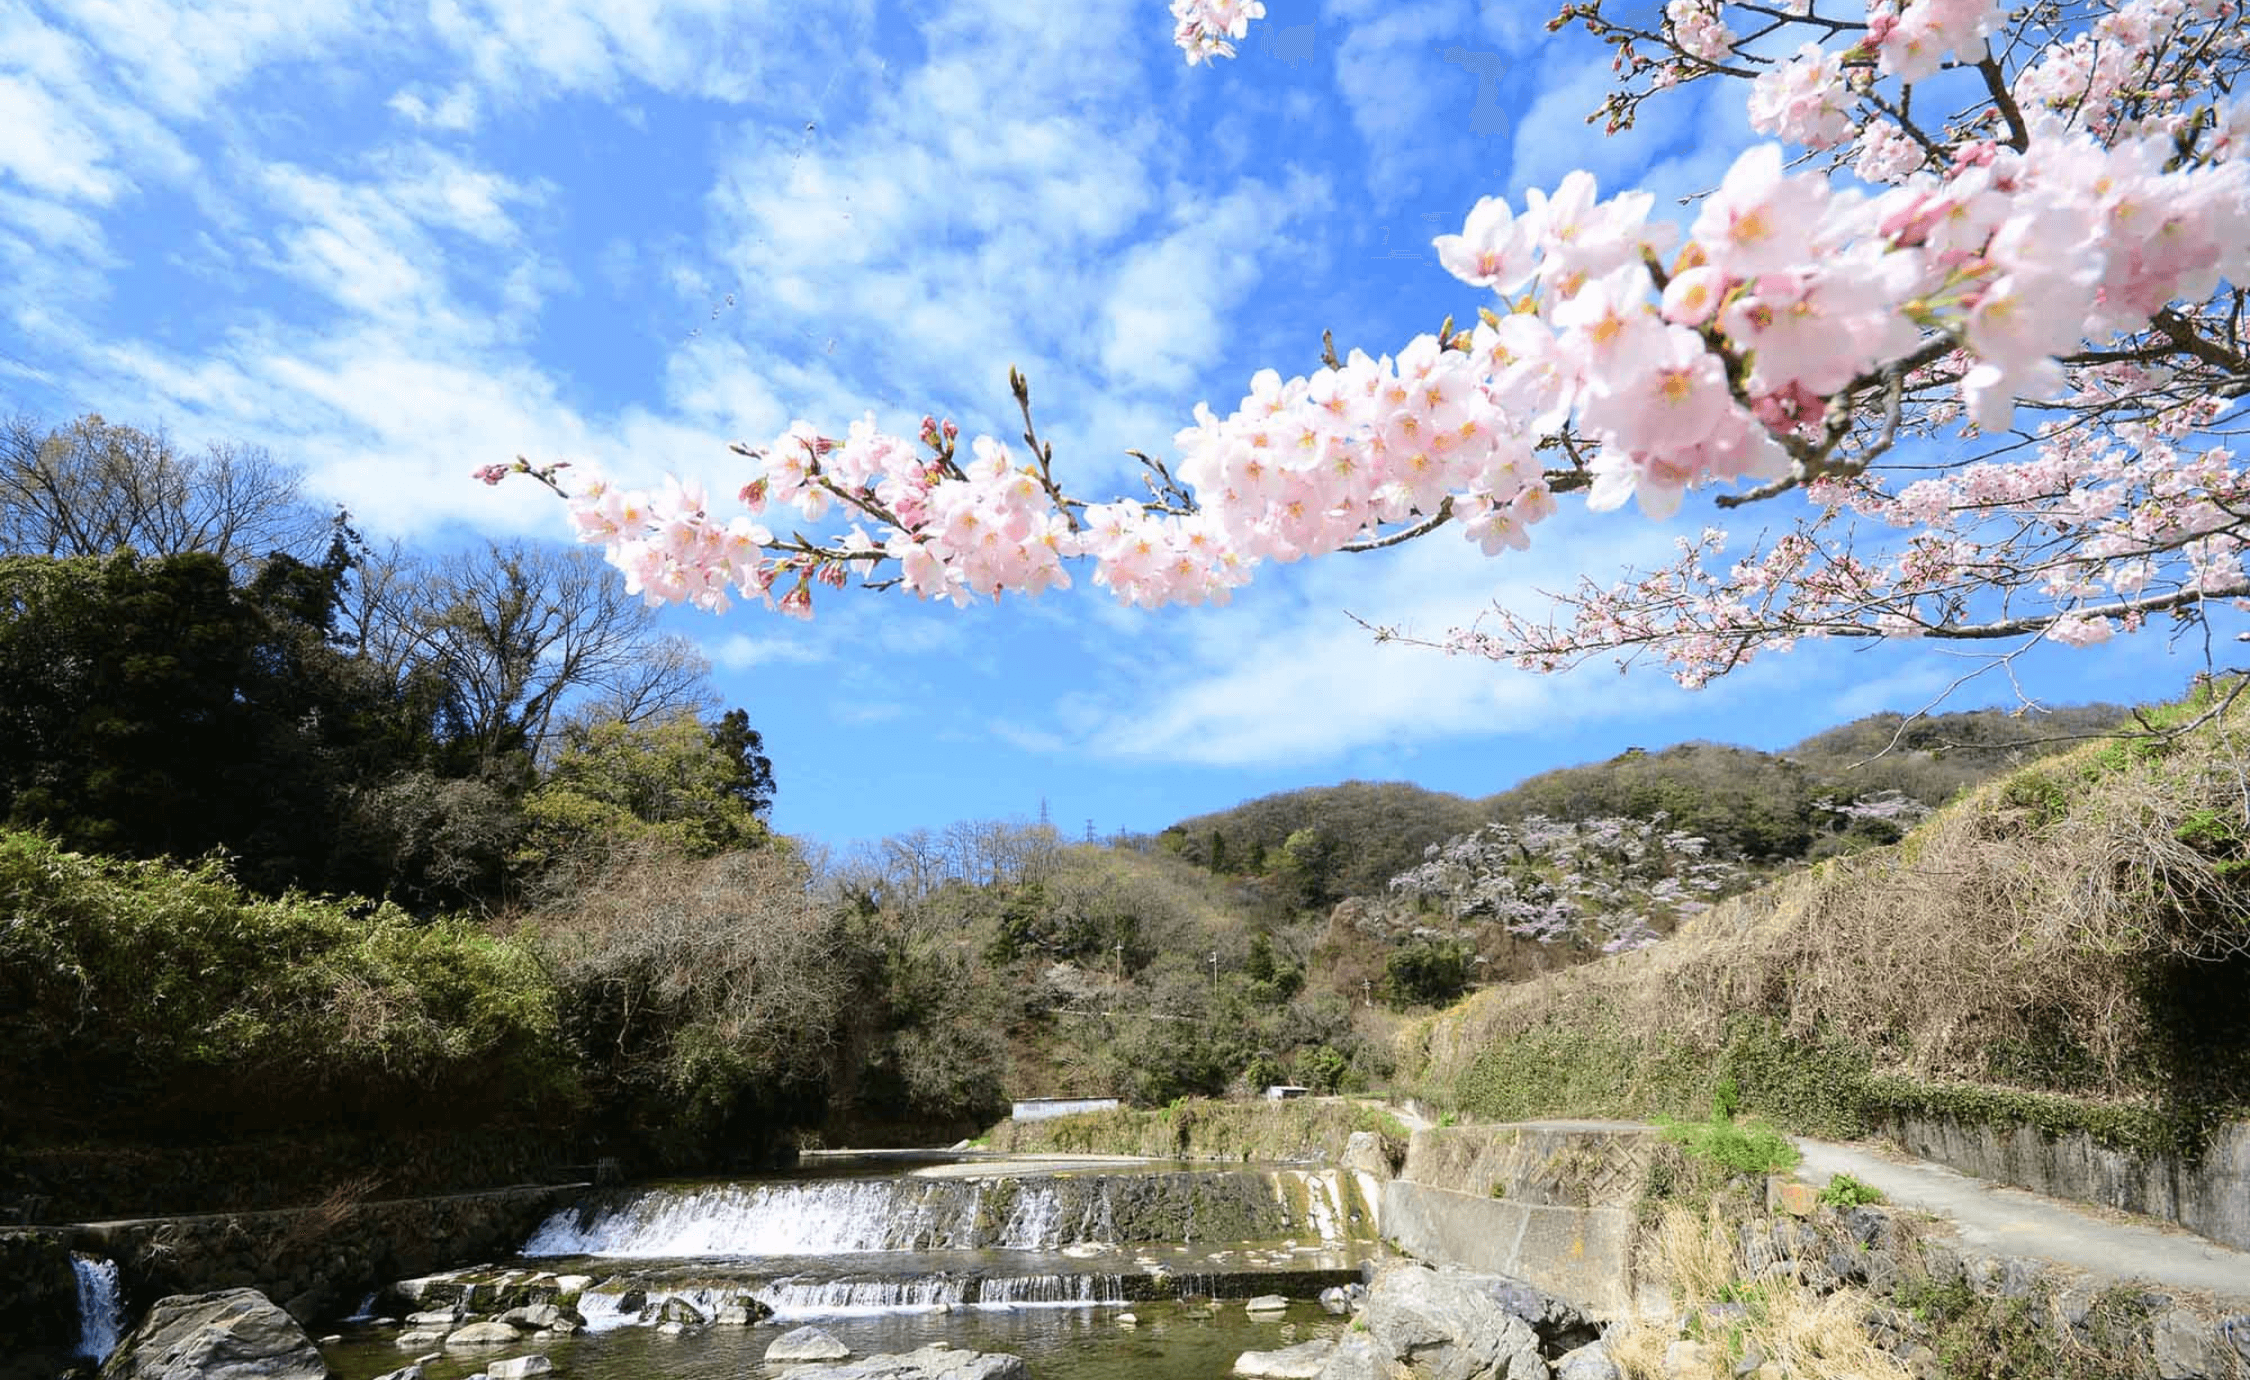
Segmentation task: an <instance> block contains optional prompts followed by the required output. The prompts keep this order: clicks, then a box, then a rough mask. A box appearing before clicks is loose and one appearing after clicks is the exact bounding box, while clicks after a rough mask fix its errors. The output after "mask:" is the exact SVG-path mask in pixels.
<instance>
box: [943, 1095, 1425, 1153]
mask: <svg viewBox="0 0 2250 1380" xmlns="http://www.w3.org/2000/svg"><path fill="white" fill-rule="evenodd" d="M1354 1131H1373V1132H1374V1133H1375V1134H1376V1135H1378V1136H1380V1137H1381V1138H1382V1140H1383V1142H1384V1147H1385V1150H1386V1152H1387V1153H1388V1154H1389V1155H1390V1156H1391V1158H1392V1159H1393V1160H1394V1161H1396V1160H1399V1159H1402V1158H1404V1156H1405V1154H1406V1137H1407V1129H1406V1126H1405V1125H1404V1124H1403V1123H1402V1122H1400V1121H1399V1120H1398V1118H1396V1117H1394V1116H1392V1115H1390V1114H1389V1113H1387V1112H1384V1111H1382V1110H1380V1109H1379V1108H1375V1107H1370V1106H1366V1105H1363V1104H1360V1103H1356V1102H1350V1101H1345V1100H1341V1099H1336V1098H1317V1099H1316V1098H1299V1099H1297V1100H1294V1101H1289V1102H1263V1101H1259V1102H1213V1101H1205V1100H1201V1099H1186V1100H1182V1101H1180V1102H1178V1103H1175V1104H1174V1105H1172V1106H1169V1107H1158V1108H1155V1109H1153V1110H1149V1111H1138V1110H1135V1109H1132V1108H1119V1109H1117V1110H1115V1111H1109V1112H1081V1113H1078V1114H1077V1115H1074V1116H1063V1117H1052V1118H1049V1119H1047V1120H1044V1121H1003V1122H1001V1123H1000V1124H999V1125H997V1126H995V1127H993V1128H992V1130H991V1131H990V1132H989V1133H987V1135H986V1138H985V1139H986V1146H985V1148H987V1149H990V1150H1003V1151H1007V1152H1009V1153H1011V1154H1103V1155H1148V1156H1151V1157H1154V1158H1159V1159H1167V1158H1175V1157H1176V1158H1182V1159H1210V1160H1244V1161H1249V1160H1299V1159H1322V1160H1326V1161H1328V1162H1331V1163H1333V1162H1334V1161H1335V1160H1336V1158H1337V1157H1338V1156H1340V1155H1341V1154H1342V1153H1343V1149H1344V1144H1345V1142H1346V1141H1348V1140H1350V1139H1351V1135H1352V1132H1354Z"/></svg>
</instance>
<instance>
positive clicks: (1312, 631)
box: [1086, 514, 1678, 767]
mask: <svg viewBox="0 0 2250 1380" xmlns="http://www.w3.org/2000/svg"><path fill="white" fill-rule="evenodd" d="M1674 535H1676V534H1675V533H1673V532H1672V531H1670V530H1668V529H1666V528H1663V527H1659V526H1657V525H1655V524H1649V523H1637V524H1636V523H1633V522H1631V521H1630V520H1626V521H1620V520H1619V519H1615V518H1612V519H1607V520H1603V519H1589V518H1586V517H1584V516H1583V515H1576V514H1574V515H1572V516H1568V517H1561V518H1557V519H1555V520H1554V521H1553V522H1551V523H1549V524H1548V525H1547V526H1545V527H1543V528H1542V529H1541V530H1540V533H1539V540H1538V541H1537V542H1535V544H1534V546H1533V549H1532V551H1531V552H1530V553H1528V554H1526V555H1511V556H1508V557H1504V558H1502V559H1499V560H1492V559H1488V558H1486V557H1485V556H1483V555H1482V554H1481V553H1480V552H1479V551H1477V549H1476V548H1475V547H1474V546H1473V545H1471V544H1469V543H1467V542H1465V541H1462V540H1461V539H1460V538H1459V537H1458V535H1457V534H1454V533H1452V532H1441V533H1439V534H1437V535H1435V536H1432V537H1430V538H1426V539H1424V540H1423V541H1420V542H1417V543H1414V544H1411V545H1410V546H1408V547H1407V548H1405V549H1403V550H1401V551H1397V552H1392V553H1386V554H1383V555H1379V556H1373V557H1349V556H1336V557H1331V558H1328V559H1327V560H1325V561H1322V562H1318V563H1316V564H1315V565H1313V566H1310V567H1306V568H1304V569H1302V570H1293V571H1289V572H1269V574H1271V575H1272V577H1273V578H1275V579H1276V581H1277V582H1279V583H1283V584H1285V586H1286V588H1287V589H1288V590H1289V592H1288V593H1287V594H1281V593H1280V592H1279V591H1267V592H1263V593H1261V594H1260V595H1257V596H1253V597H1251V598H1246V599H1245V600H1244V601H1243V603H1242V604H1241V605H1239V606H1237V607H1233V608H1228V609H1221V610H1214V611H1210V612H1207V613H1203V614H1198V615H1191V616H1189V617H1187V618H1185V619H1182V620H1179V621H1180V622H1181V623H1184V624H1185V631H1184V633H1182V634H1179V635H1178V645H1172V646H1168V647H1167V648H1166V651H1165V653H1164V654H1163V655H1162V656H1161V657H1159V658H1158V663H1159V664H1160V665H1161V666H1162V668H1163V669H1162V671H1161V673H1160V674H1147V675H1144V676H1142V677H1141V678H1140V682H1139V683H1140V687H1141V688H1140V689H1139V690H1138V692H1137V693H1136V695H1135V697H1134V698H1133V699H1132V700H1131V701H1130V702H1124V701H1120V700H1114V699H1113V700H1111V701H1109V702H1107V703H1104V704H1102V705H1100V706H1099V707H1098V708H1093V709H1091V710H1090V712H1087V713H1086V719H1087V724H1086V727H1087V734H1086V736H1087V739H1088V742H1089V746H1090V747H1091V748H1092V750H1093V751H1095V752H1096V753H1097V754H1100V755H1105V756H1114V757H1129V758H1147V759H1151V760H1162V761H1185V762H1196V763H1202V764H1206V765H1213V766H1230V767H1239V766H1251V765H1260V766H1282V765H1289V764H1297V763H1306V762H1313V761H1320V760H1325V759H1333V758H1335V757H1338V756H1342V755H1344V754H1346V753H1349V752H1351V751H1354V750H1356V749H1361V748H1366V747H1371V746H1379V745H1383V744H1390V743H1407V742H1412V743H1420V744H1425V745H1427V744H1430V743H1433V742H1442V741H1445V740H1446V739H1448V738H1453V737H1463V736H1466V737H1475V738H1491V737H1504V736H1509V735H1515V734H1526V733H1538V732H1542V731H1545V730H1546V728H1547V727H1548V726H1549V725H1551V724H1552V723H1554V722H1555V721H1556V720H1557V718H1558V717H1564V716H1567V717H1569V718H1570V719H1572V720H1573V721H1579V720H1583V719H1585V718H1587V717H1589V716H1592V715H1609V714H1625V713H1630V712H1633V711H1634V710H1635V709H1638V708H1645V707H1646V706H1647V704H1649V703H1650V702H1651V701H1652V700H1653V699H1655V698H1658V697H1662V696H1668V695H1676V694H1677V693H1678V692H1677V690H1676V689H1675V688H1674V687H1672V686H1671V684H1670V682H1668V681H1662V680H1660V679H1656V678H1652V677H1645V676H1636V677H1629V678H1626V679H1625V680H1624V681H1623V682H1620V681H1619V679H1618V678H1617V677H1616V676H1615V674H1614V672H1612V671H1608V670H1606V669H1596V668H1588V669H1587V670H1584V671H1581V672H1577V673H1573V674H1571V675H1569V676H1567V677H1556V676H1537V675H1533V674H1531V673H1528V672H1522V671H1517V670H1515V669H1514V668H1512V667H1509V666H1505V665H1500V664H1496V663H1493V662H1489V661H1485V660H1481V659H1479V658H1474V657H1453V656H1447V655H1445V654H1444V653H1442V652H1439V651H1435V650H1431V649H1427V648H1419V647H1411V646H1400V645H1378V644H1377V643H1376V641H1375V639H1374V637H1373V635H1372V634H1370V633H1369V632H1368V631H1367V630H1366V629H1364V628H1362V627H1360V626H1359V625H1357V624H1356V623H1354V622H1352V621H1351V618H1350V617H1348V616H1347V614H1346V612H1345V611H1346V610H1349V611H1350V613H1352V614H1356V615H1358V616H1359V617H1362V618H1365V619H1367V620H1368V621H1369V622H1370V623H1374V624H1377V625H1381V626H1391V627H1397V628H1398V629H1399V630H1400V631H1401V632H1402V633H1405V634H1407V635H1408V636H1410V637H1415V638H1422V639H1429V640H1438V639H1441V638H1442V637H1443V636H1444V635H1445V634H1446V633H1447V632H1448V631H1449V630H1451V629H1453V628H1457V627H1462V626H1466V625H1469V624H1472V623H1474V622H1475V620H1476V619H1477V617H1478V616H1479V615H1480V614H1482V613H1483V612H1484V611H1485V610H1487V609H1488V608H1490V607H1491V605H1492V604H1493V602H1495V601H1496V600H1497V601H1499V602H1502V603H1505V604H1507V605H1509V606H1510V607H1514V608H1517V609H1519V610H1521V609H1527V608H1528V609H1535V608H1538V607H1540V606H1542V605H1543V603H1544V599H1543V597H1542V596H1541V595H1540V594H1539V593H1538V591H1539V590H1540V589H1542V588H1555V587H1560V586H1563V585H1567V584H1568V583H1569V582H1570V580H1571V579H1572V578H1574V576H1575V574H1576V571H1577V569H1578V568H1579V563H1580V562H1581V561H1583V560H1584V559H1585V557H1586V555H1587V553H1589V552H1591V551H1599V552H1600V553H1601V556H1600V560H1601V562H1602V564H1603V566H1604V567H1607V566H1609V565H1611V564H1613V563H1616V562H1621V561H1624V560H1629V559H1634V558H1638V559H1640V560H1642V561H1651V560H1654V559H1658V558H1660V557H1661V556H1662V555H1663V554H1664V553H1665V552H1666V551H1667V550H1669V548H1670V543H1671V541H1672V538H1673V536H1674ZM1140 650H1142V652H1143V654H1144V655H1145V648H1144V649H1140ZM1604 676H1606V677H1607V679H1606V680H1605V681H1604V689H1603V691H1602V693H1601V694H1600V696H1599V697H1598V698H1596V697H1590V696H1589V695H1588V693H1587V686H1588V684H1589V683H1590V682H1591V680H1593V679H1595V678H1599V677H1604Z"/></svg>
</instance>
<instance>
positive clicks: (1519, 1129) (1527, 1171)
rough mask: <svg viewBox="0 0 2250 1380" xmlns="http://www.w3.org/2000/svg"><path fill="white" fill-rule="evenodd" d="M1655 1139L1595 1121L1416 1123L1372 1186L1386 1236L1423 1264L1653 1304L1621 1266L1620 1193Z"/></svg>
mask: <svg viewBox="0 0 2250 1380" xmlns="http://www.w3.org/2000/svg"><path fill="white" fill-rule="evenodd" d="M1656 1143H1657V1142H1656V1139H1655V1137H1654V1135H1653V1133H1651V1132H1650V1131H1648V1130H1647V1129H1646V1128H1642V1127H1623V1126H1613V1125H1608V1124H1604V1123H1599V1122H1580V1123H1534V1124H1527V1125H1521V1126H1453V1127H1441V1128H1434V1129H1430V1130H1423V1131H1416V1132H1415V1133H1414V1138H1413V1141H1412V1142H1411V1143H1410V1144H1409V1146H1408V1149H1407V1155H1406V1167H1405V1169H1404V1170H1403V1171H1401V1174H1400V1177H1399V1178H1397V1179H1395V1180H1393V1181H1392V1182H1390V1183H1387V1184H1385V1185H1383V1190H1382V1194H1383V1198H1382V1202H1383V1206H1382V1229H1383V1236H1384V1238H1385V1239H1386V1240H1388V1241H1390V1242H1392V1243H1393V1244H1395V1245H1396V1246H1398V1248H1399V1249H1401V1250H1403V1251H1405V1252H1406V1253H1407V1254H1409V1255H1412V1256H1415V1257H1417V1258H1418V1259H1421V1260H1425V1261H1428V1262H1429V1263H1431V1264H1433V1265H1451V1266H1455V1267H1458V1268H1460V1269H1464V1270H1477V1271H1485V1272H1490V1273H1493V1274H1503V1275H1509V1276H1512V1277H1513V1278H1516V1279H1520V1280H1523V1281H1524V1282H1525V1283H1528V1284H1532V1285H1535V1286H1537V1287H1538V1288H1540V1289H1543V1290H1545V1291H1546V1292H1548V1293H1550V1294H1553V1295H1555V1296H1556V1297H1558V1298H1561V1299H1564V1300H1567V1301H1568V1302H1570V1303H1572V1304H1574V1305H1576V1306H1577V1307H1578V1308H1579V1309H1581V1310H1583V1311H1584V1312H1586V1313H1588V1314H1591V1315H1593V1316H1596V1317H1602V1318H1624V1317H1631V1316H1635V1315H1638V1314H1644V1313H1653V1312H1658V1311H1661V1310H1662V1309H1663V1308H1664V1307H1665V1306H1666V1304H1665V1299H1664V1294H1663V1291H1662V1290H1661V1289H1660V1288H1658V1287H1656V1286H1655V1285H1653V1284H1651V1283H1649V1282H1646V1281H1643V1280H1641V1279H1639V1278H1638V1276H1637V1275H1636V1274H1635V1271H1634V1268H1633V1226H1634V1221H1633V1212H1632V1204H1633V1202H1634V1201H1635V1200H1636V1199H1637V1198H1638V1197H1639V1195H1640V1190H1641V1185H1642V1183H1643V1182H1644V1181H1645V1179H1646V1177H1647V1168H1648V1158H1649V1156H1650V1155H1651V1154H1653V1153H1654V1150H1655V1146H1656Z"/></svg>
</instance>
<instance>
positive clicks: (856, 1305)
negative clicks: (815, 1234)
mask: <svg viewBox="0 0 2250 1380" xmlns="http://www.w3.org/2000/svg"><path fill="white" fill-rule="evenodd" d="M968 1288H969V1286H968V1281H966V1280H964V1279H961V1278H958V1277H955V1276H950V1275H943V1274H938V1275H922V1276H913V1277H907V1278H899V1279H883V1278H879V1277H868V1276H847V1277H845V1278H843V1279H814V1278H810V1277H805V1276H799V1277H797V1278H793V1279H777V1280H775V1281H774V1282H773V1283H771V1284H768V1285H767V1286H765V1287H764V1288H762V1289H759V1290H757V1291H756V1293H757V1296H758V1299H759V1301H760V1302H762V1303H764V1304H765V1305H766V1306H767V1307H768V1308H771V1309H772V1310H773V1311H774V1316H776V1317H782V1318H787V1317H808V1316H810V1317H819V1316H822V1315H837V1316H843V1315H851V1314H872V1313H929V1312H936V1311H941V1310H946V1309H953V1308H959V1307H961V1306H962V1304H964V1303H965V1302H967V1301H968Z"/></svg>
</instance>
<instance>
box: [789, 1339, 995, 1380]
mask: <svg viewBox="0 0 2250 1380" xmlns="http://www.w3.org/2000/svg"><path fill="white" fill-rule="evenodd" d="M789 1380H1031V1372H1030V1371H1028V1370H1026V1369H1025V1368H1024V1364H1023V1358H1022V1357H1021V1356H1010V1355H1008V1354H1006V1353H1005V1352H984V1351H956V1350H954V1349H953V1348H952V1347H949V1346H944V1345H942V1344H941V1345H938V1346H926V1347H923V1348H922V1349H921V1350H919V1351H909V1352H906V1353H904V1354H902V1355H895V1356H868V1357H864V1358H862V1359H860V1360H857V1361H844V1362H841V1363H839V1364H836V1365H827V1366H798V1367H796V1368H794V1369H792V1370H791V1371H790V1372H789Z"/></svg>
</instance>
